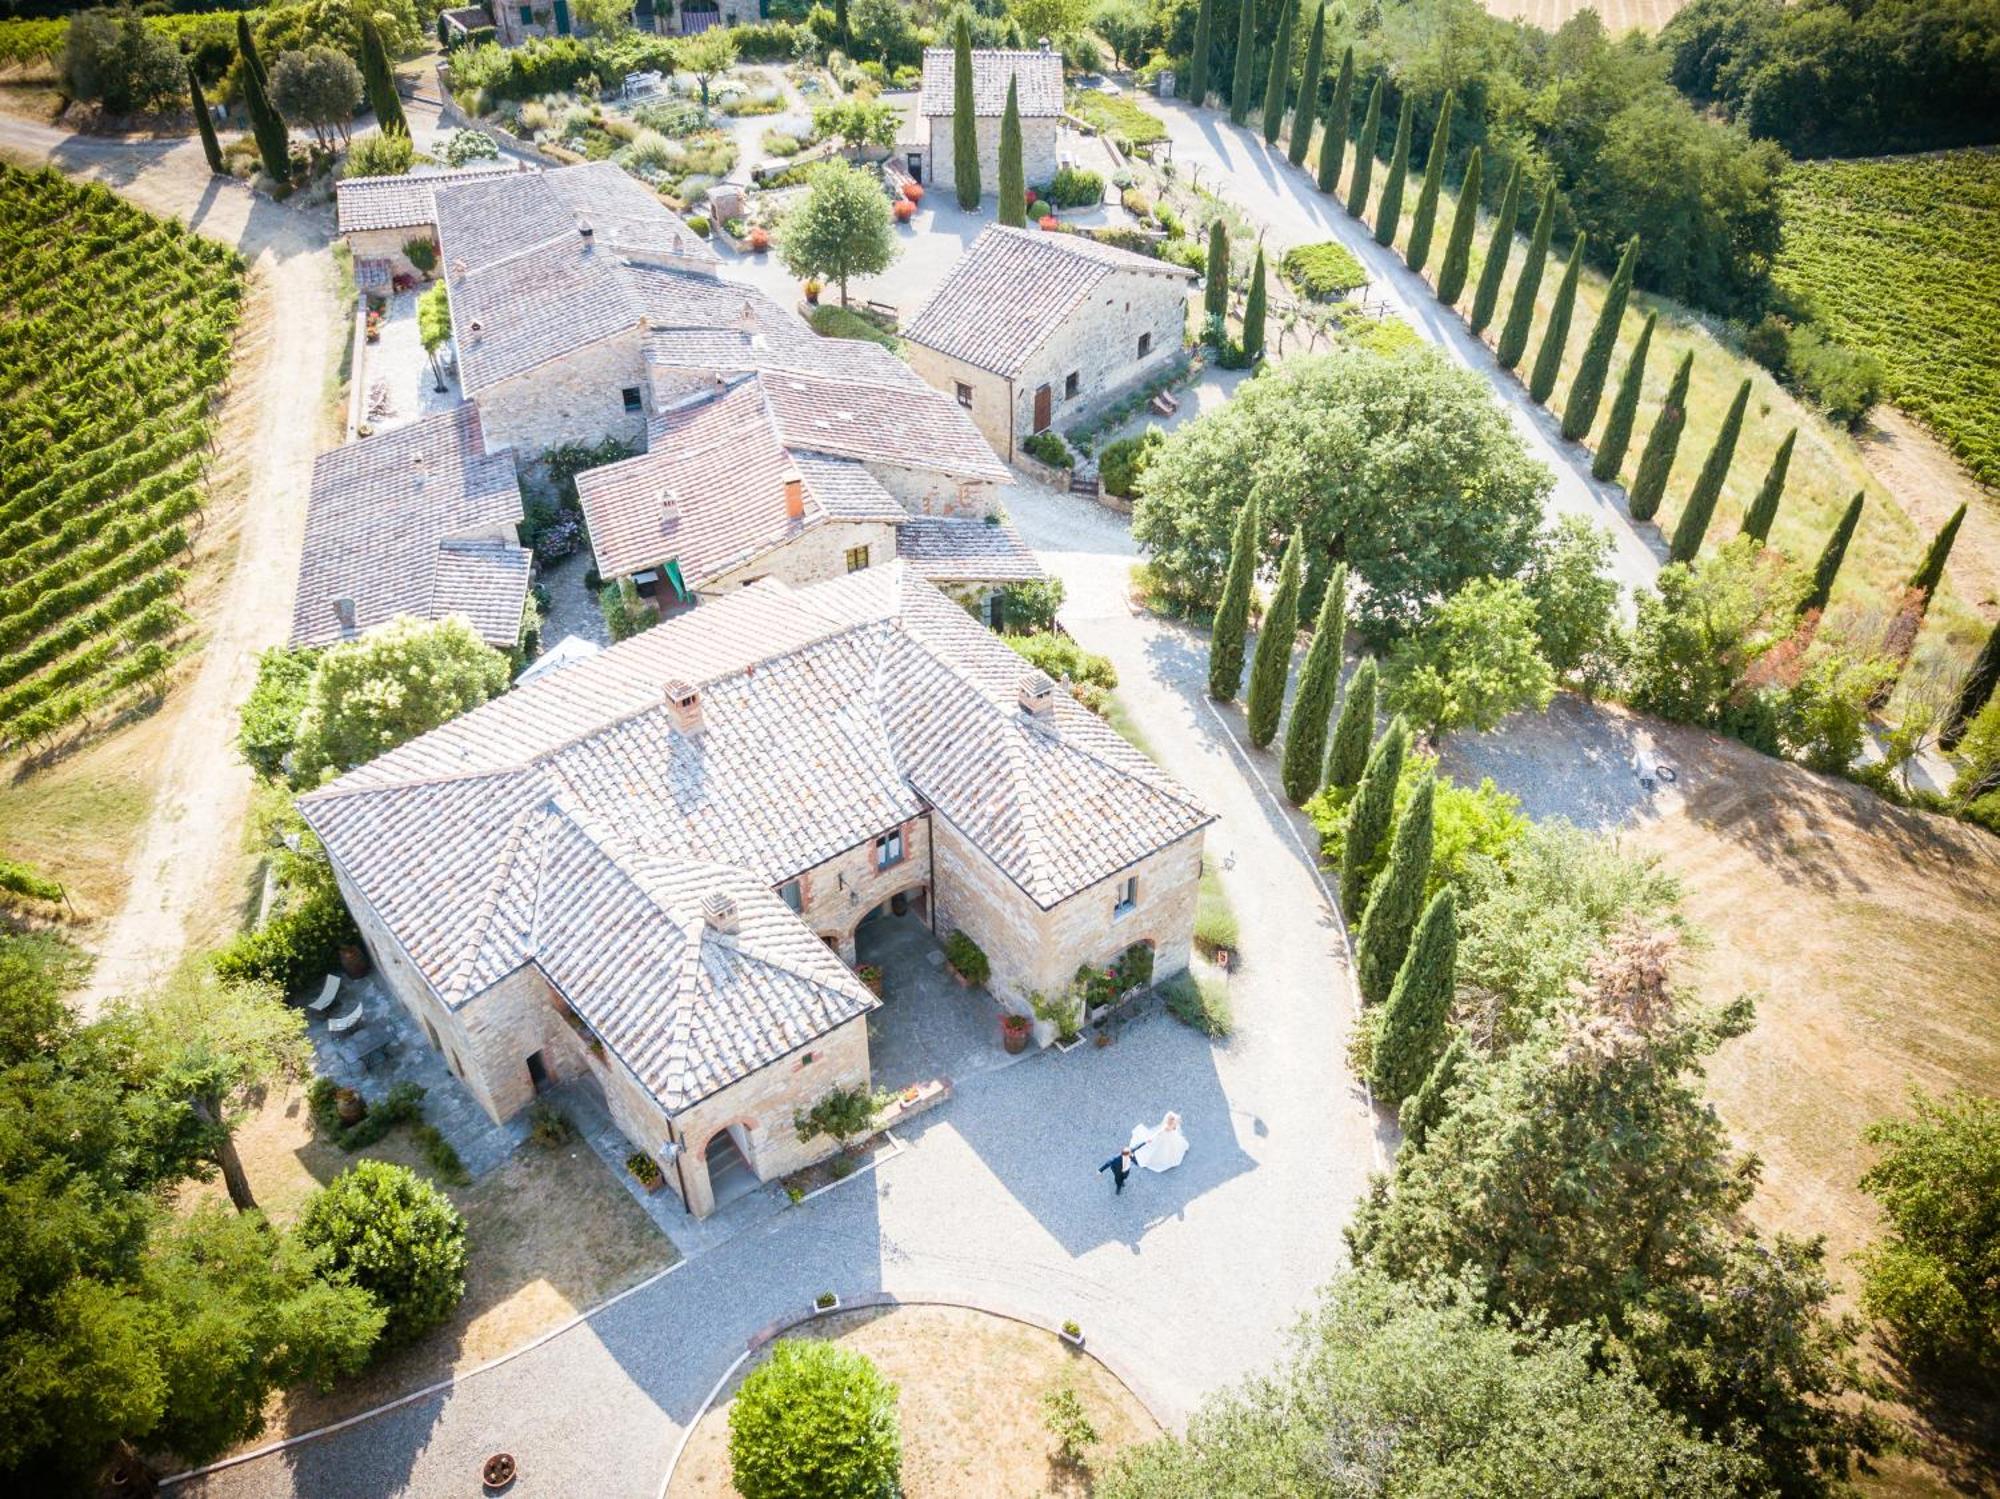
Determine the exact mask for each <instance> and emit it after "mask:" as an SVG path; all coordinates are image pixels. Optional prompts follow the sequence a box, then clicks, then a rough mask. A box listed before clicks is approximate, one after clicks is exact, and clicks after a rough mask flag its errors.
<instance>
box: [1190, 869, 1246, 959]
mask: <svg viewBox="0 0 2000 1499" xmlns="http://www.w3.org/2000/svg"><path fill="white" fill-rule="evenodd" d="M1240 940H1241V932H1240V930H1239V928H1238V926H1237V922H1236V911H1235V908H1234V907H1232V906H1231V905H1230V904H1229V897H1228V895H1227V894H1225V893H1224V892H1223V889H1222V879H1221V877H1220V876H1219V875H1217V874H1216V872H1215V870H1214V869H1213V868H1212V867H1211V866H1210V865H1209V863H1208V861H1207V860H1203V861H1202V866H1201V889H1200V893H1199V894H1198V896H1197V897H1196V899H1195V908H1194V945H1195V950H1196V951H1198V952H1200V953H1203V954H1205V955H1206V956H1208V957H1211V958H1212V957H1214V956H1215V955H1216V953H1217V951H1219V950H1220V949H1223V948H1227V949H1228V950H1229V951H1231V952H1234V951H1236V949H1237V947H1238V945H1239V943H1240Z"/></svg>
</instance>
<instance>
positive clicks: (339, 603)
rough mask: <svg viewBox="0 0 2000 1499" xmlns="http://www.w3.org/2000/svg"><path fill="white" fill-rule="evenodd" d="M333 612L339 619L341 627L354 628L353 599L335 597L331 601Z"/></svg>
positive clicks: (345, 628) (344, 628)
mask: <svg viewBox="0 0 2000 1499" xmlns="http://www.w3.org/2000/svg"><path fill="white" fill-rule="evenodd" d="M333 612H334V614H335V615H336V616H337V617H338V618H339V620H340V627H341V629H343V630H351V629H353V628H354V600H353V599H335V600H334V601H333Z"/></svg>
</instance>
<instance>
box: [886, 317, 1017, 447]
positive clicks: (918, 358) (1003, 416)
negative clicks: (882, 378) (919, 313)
mask: <svg viewBox="0 0 2000 1499" xmlns="http://www.w3.org/2000/svg"><path fill="white" fill-rule="evenodd" d="M903 357H904V358H905V359H907V360H908V361H909V362H910V368H911V369H913V370H915V371H916V372H917V373H918V374H919V375H921V376H923V378H924V382H925V383H926V384H927V385H931V386H934V387H936V388H937V389H938V390H941V391H943V392H944V393H945V394H946V395H948V396H950V397H952V398H953V399H954V400H956V399H957V398H958V387H959V386H960V385H966V386H969V387H971V390H972V405H971V406H969V407H967V408H966V414H967V415H968V416H970V417H971V418H972V425H973V426H975V427H977V428H978V429H979V435H980V436H981V437H983V438H985V439H986V443H987V446H988V447H990V448H992V449H993V451H994V452H996V453H998V454H999V455H1000V458H1001V461H1003V462H1006V463H1012V462H1013V461H1014V426H1013V421H1012V415H1011V405H1010V403H1011V401H1012V396H1011V393H1010V392H1011V387H1010V386H1009V384H1008V381H1007V377H1006V376H1005V375H996V374H994V373H993V371H991V370H983V369H981V368H979V366H978V365H976V364H968V363H967V362H966V361H965V360H963V359H959V358H956V357H955V356H953V355H950V354H946V353H943V352H942V351H940V350H937V349H932V348H926V347H925V346H924V345H923V344H920V343H913V342H911V341H910V340H908V339H905V340H904V341H903Z"/></svg>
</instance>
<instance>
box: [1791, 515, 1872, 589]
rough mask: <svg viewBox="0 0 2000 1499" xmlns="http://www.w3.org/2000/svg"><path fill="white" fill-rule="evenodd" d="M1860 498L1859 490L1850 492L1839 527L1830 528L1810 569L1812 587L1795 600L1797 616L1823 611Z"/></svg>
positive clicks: (1855, 520) (1857, 521) (1856, 520)
mask: <svg viewBox="0 0 2000 1499" xmlns="http://www.w3.org/2000/svg"><path fill="white" fill-rule="evenodd" d="M1864 498H1865V496H1864V495H1863V494H1862V492H1861V491H1860V490H1858V489H1857V490H1855V491H1854V498H1853V499H1851V500H1849V501H1848V502H1847V509H1846V511H1845V512H1843V513H1842V515H1841V517H1840V524H1839V525H1837V526H1835V527H1834V528H1833V535H1831V536H1829V537H1827V539H1826V546H1825V548H1824V549H1823V550H1822V551H1821V552H1820V554H1819V561H1818V562H1817V563H1815V564H1814V566H1813V576H1812V587H1811V588H1810V589H1808V590H1807V591H1806V596H1805V597H1804V598H1802V599H1800V600H1799V613H1801V614H1811V613H1812V612H1813V611H1814V610H1815V609H1824V608H1826V601H1827V600H1828V599H1830V598H1831V597H1833V580H1834V579H1835V578H1837V577H1839V576H1840V564H1841V561H1842V560H1843V559H1844V558H1845V557H1846V556H1847V544H1848V542H1850V541H1852V540H1853V539H1854V528H1855V526H1856V525H1858V524H1860V521H1861V502H1862V500H1863V499H1864Z"/></svg>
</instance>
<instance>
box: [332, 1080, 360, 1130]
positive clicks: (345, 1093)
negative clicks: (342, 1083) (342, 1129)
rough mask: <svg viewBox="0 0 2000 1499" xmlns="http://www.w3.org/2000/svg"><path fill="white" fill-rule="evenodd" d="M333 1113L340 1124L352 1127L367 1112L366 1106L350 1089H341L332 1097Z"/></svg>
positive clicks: (357, 1094)
mask: <svg viewBox="0 0 2000 1499" xmlns="http://www.w3.org/2000/svg"><path fill="white" fill-rule="evenodd" d="M333 1112H334V1116H335V1117H336V1118H338V1119H339V1120H340V1122H341V1123H342V1124H347V1125H354V1124H359V1123H360V1122H361V1117H362V1115H364V1114H366V1113H367V1112H368V1105H367V1104H365V1103H363V1102H362V1101H361V1095H360V1094H359V1093H356V1092H355V1091H354V1090H353V1089H352V1088H342V1089H341V1090H340V1091H339V1092H338V1093H336V1094H334V1095H333Z"/></svg>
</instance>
